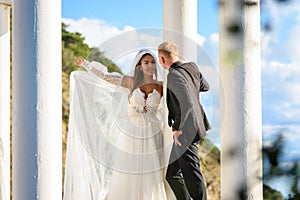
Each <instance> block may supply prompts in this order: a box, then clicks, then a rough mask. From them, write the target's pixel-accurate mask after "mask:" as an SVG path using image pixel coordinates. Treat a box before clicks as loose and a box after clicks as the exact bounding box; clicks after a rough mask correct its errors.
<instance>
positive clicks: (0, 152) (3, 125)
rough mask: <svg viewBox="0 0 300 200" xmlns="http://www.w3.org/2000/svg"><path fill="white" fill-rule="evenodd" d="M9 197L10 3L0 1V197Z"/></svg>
mask: <svg viewBox="0 0 300 200" xmlns="http://www.w3.org/2000/svg"><path fill="white" fill-rule="evenodd" d="M9 198H10V4H9V2H7V1H5V2H4V1H0V199H1V200H9Z"/></svg>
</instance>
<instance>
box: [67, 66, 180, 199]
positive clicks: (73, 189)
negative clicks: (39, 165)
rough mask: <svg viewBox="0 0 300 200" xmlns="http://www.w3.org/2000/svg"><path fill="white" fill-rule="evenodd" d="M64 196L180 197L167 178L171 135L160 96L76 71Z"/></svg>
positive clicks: (73, 80)
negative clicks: (130, 92) (146, 93)
mask: <svg viewBox="0 0 300 200" xmlns="http://www.w3.org/2000/svg"><path fill="white" fill-rule="evenodd" d="M70 85H71V88H70V91H71V95H70V96H71V99H70V118H69V130H68V143H67V156H66V167H65V180H64V181H65V183H64V200H92V199H93V200H95V199H96V200H102V199H103V200H104V199H105V200H106V199H108V200H165V199H175V197H174V196H173V193H172V192H171V189H170V188H169V186H168V184H167V183H166V181H165V168H166V166H167V163H168V159H169V153H170V150H171V147H172V138H171V137H172V133H171V132H170V130H169V128H168V127H167V125H166V124H165V123H164V121H165V119H164V116H166V115H165V109H164V108H165V106H164V103H163V98H161V96H160V94H159V93H158V92H157V91H156V90H153V92H152V93H150V94H149V95H148V98H146V99H145V94H144V93H143V92H142V91H141V90H140V89H139V88H137V89H135V90H134V91H133V93H132V95H131V96H130V98H129V97H128V95H129V90H128V89H125V88H122V87H120V86H115V85H112V84H110V83H107V82H106V81H104V80H101V79H99V78H97V77H95V76H93V75H92V74H90V73H87V72H83V71H76V72H72V73H71V83H70Z"/></svg>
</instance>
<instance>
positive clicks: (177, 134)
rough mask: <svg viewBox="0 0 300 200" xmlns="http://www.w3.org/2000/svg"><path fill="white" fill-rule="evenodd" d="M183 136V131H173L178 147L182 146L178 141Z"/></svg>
mask: <svg viewBox="0 0 300 200" xmlns="http://www.w3.org/2000/svg"><path fill="white" fill-rule="evenodd" d="M181 134H182V131H176V130H174V131H173V138H174V142H175V145H176V146H177V145H179V146H181V143H180V142H179V139H178V138H179V136H180V135H181Z"/></svg>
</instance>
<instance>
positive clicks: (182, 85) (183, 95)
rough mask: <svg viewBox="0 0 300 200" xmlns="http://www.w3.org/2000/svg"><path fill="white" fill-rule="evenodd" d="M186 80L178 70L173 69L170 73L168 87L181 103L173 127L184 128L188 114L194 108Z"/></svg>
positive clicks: (176, 128)
mask: <svg viewBox="0 0 300 200" xmlns="http://www.w3.org/2000/svg"><path fill="white" fill-rule="evenodd" d="M187 84H188V83H186V81H185V80H184V78H183V77H181V75H180V73H179V72H177V71H172V72H171V73H169V74H168V89H169V90H171V92H172V93H173V94H174V97H175V98H176V99H177V101H178V103H179V108H176V109H179V110H178V111H177V112H176V116H175V117H174V123H173V126H172V128H173V129H175V130H182V129H183V127H184V124H185V122H186V120H187V117H188V114H189V113H190V112H191V109H192V101H191V99H190V94H189V92H188V88H187Z"/></svg>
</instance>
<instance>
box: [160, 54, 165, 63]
mask: <svg viewBox="0 0 300 200" xmlns="http://www.w3.org/2000/svg"><path fill="white" fill-rule="evenodd" d="M160 60H161V63H162V64H165V63H166V60H165V57H163V56H160Z"/></svg>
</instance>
